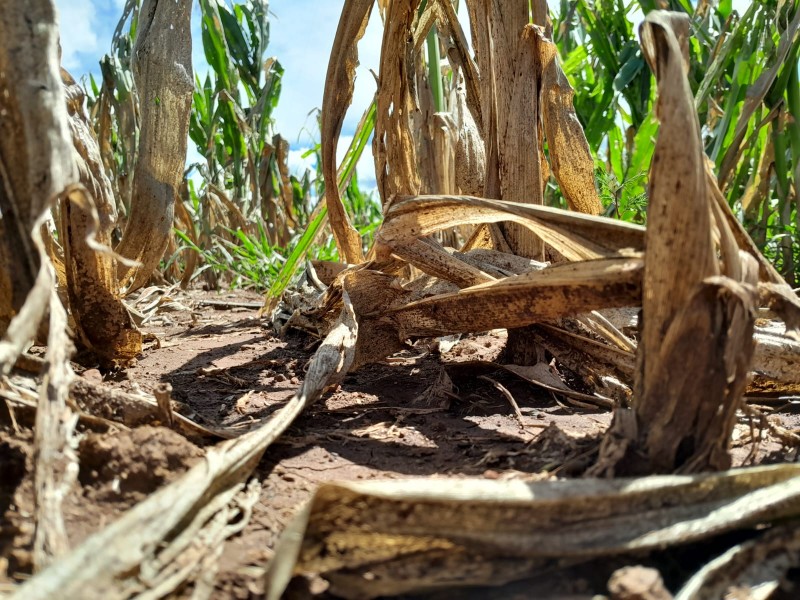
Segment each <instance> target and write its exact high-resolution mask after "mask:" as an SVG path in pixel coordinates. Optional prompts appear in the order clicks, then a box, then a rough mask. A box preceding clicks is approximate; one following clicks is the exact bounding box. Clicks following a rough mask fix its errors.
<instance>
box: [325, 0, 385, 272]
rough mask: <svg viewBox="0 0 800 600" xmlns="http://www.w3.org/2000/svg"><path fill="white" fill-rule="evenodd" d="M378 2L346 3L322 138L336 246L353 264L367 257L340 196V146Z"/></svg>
mask: <svg viewBox="0 0 800 600" xmlns="http://www.w3.org/2000/svg"><path fill="white" fill-rule="evenodd" d="M374 3H375V1H374V0H345V3H344V6H343V7H342V14H341V16H340V17H339V26H338V27H337V29H336V37H335V38H334V41H333V49H332V50H331V57H330V62H329V63H328V73H327V75H326V76H325V93H324V95H323V98H322V122H321V126H320V137H321V140H322V151H321V155H322V171H323V175H324V177H325V188H326V190H327V193H326V194H325V203H326V206H327V207H328V218H329V219H330V224H331V229H332V230H333V235H334V238H335V239H336V246H337V247H338V248H339V252H341V254H342V258H343V259H344V260H345V261H346V262H349V263H360V262H362V261H363V260H364V255H363V252H362V250H361V236H360V235H359V234H358V232H357V231H356V230H355V228H354V227H353V225H352V224H351V223H350V218H349V217H348V216H347V212H346V211H345V209H344V205H343V204H342V199H341V195H340V194H339V185H338V178H337V174H336V147H337V143H338V141H339V134H340V133H341V130H342V123H344V117H345V114H346V113H347V108H348V107H349V106H350V103H351V102H352V100H353V88H354V83H355V73H356V66H358V40H360V39H361V37H362V36H363V35H364V30H365V29H366V28H367V23H368V22H369V16H370V13H371V12H372V6H373V4H374Z"/></svg>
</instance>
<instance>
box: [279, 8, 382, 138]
mask: <svg viewBox="0 0 800 600" xmlns="http://www.w3.org/2000/svg"><path fill="white" fill-rule="evenodd" d="M342 4H343V2H341V1H337V2H320V1H319V0H272V2H270V12H271V13H272V18H271V20H270V45H269V50H268V52H269V53H270V54H271V55H274V56H277V57H278V60H280V62H281V64H282V65H283V67H284V69H285V70H286V72H285V74H284V77H283V87H282V92H281V100H280V102H279V103H278V107H277V108H276V110H275V119H276V121H277V128H278V131H280V133H281V134H282V135H283V136H285V137H286V139H288V140H289V141H290V142H291V143H292V144H296V143H300V144H301V145H306V144H308V143H309V142H311V141H312V140H313V141H319V129H318V127H317V123H316V112H315V109H318V108H321V107H322V92H323V90H324V87H325V74H326V72H327V69H328V57H329V54H330V51H331V47H332V46H333V39H334V37H335V35H336V27H337V25H338V23H339V15H340V13H341V8H342ZM382 31H383V27H382V24H381V22H380V16H379V15H378V11H377V10H374V11H373V15H372V19H371V20H370V24H369V26H368V27H367V30H366V32H365V35H364V38H363V39H362V41H361V43H360V44H359V52H360V56H359V62H360V66H359V68H358V69H357V71H356V86H355V91H354V97H353V104H352V106H351V108H350V110H349V111H348V115H347V119H346V121H345V124H344V127H343V131H344V132H345V133H351V132H352V131H353V130H354V129H355V126H356V125H357V123H358V121H359V119H360V118H361V114H362V113H363V111H364V110H366V108H367V106H369V103H370V101H371V100H372V96H373V95H374V93H375V80H374V79H373V77H372V75H370V73H369V69H373V70H374V71H376V72H377V70H378V58H379V55H380V46H381V35H382ZM303 130H308V131H303Z"/></svg>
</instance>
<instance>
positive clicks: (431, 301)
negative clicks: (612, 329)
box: [374, 257, 643, 339]
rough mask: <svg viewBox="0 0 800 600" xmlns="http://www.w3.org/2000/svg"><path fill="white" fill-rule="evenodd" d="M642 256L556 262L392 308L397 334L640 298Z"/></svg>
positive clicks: (479, 325) (432, 332)
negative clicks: (552, 264) (579, 261)
mask: <svg viewBox="0 0 800 600" xmlns="http://www.w3.org/2000/svg"><path fill="white" fill-rule="evenodd" d="M642 269H643V261H642V259H641V258H633V257H631V258H609V259H602V260H595V261H585V262H581V263H567V264H563V265H557V266H555V267H550V268H548V269H544V270H541V271H537V272H532V273H524V274H522V275H515V276H512V277H507V278H505V279H501V280H498V281H492V282H489V283H485V284H482V285H477V286H473V287H470V288H466V289H463V290H460V291H459V292H457V293H453V294H446V295H443V296H434V297H432V298H426V299H424V300H420V301H417V302H412V303H409V304H407V305H405V306H402V307H400V308H391V309H389V310H384V311H381V312H380V313H377V314H375V315H374V316H375V317H379V316H380V317H381V318H383V319H388V320H391V321H392V322H393V323H395V324H396V326H397V329H398V331H399V333H400V338H401V339H406V338H409V337H431V336H440V335H450V334H453V333H466V332H476V331H488V330H491V329H498V328H512V327H524V326H526V325H532V324H534V323H541V322H544V321H550V320H553V319H557V318H560V317H565V316H569V315H575V314H578V313H582V312H587V311H590V310H595V309H598V308H614V307H621V306H636V305H637V304H638V303H639V302H640V301H641V277H642Z"/></svg>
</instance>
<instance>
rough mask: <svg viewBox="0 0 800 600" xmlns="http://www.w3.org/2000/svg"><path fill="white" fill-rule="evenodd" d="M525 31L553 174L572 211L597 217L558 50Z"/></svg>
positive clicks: (590, 170)
mask: <svg viewBox="0 0 800 600" xmlns="http://www.w3.org/2000/svg"><path fill="white" fill-rule="evenodd" d="M545 6H546V4H545ZM545 14H546V11H545ZM526 31H527V32H528V39H529V40H530V41H531V42H533V46H534V52H536V53H537V54H538V55H539V57H540V58H539V63H540V64H541V66H542V84H541V85H542V89H541V97H542V123H543V125H544V133H545V137H546V138H547V145H548V148H549V149H550V154H549V156H550V165H551V166H552V168H553V175H555V177H556V181H558V185H559V187H560V188H561V192H562V193H563V194H564V198H566V200H567V202H568V203H569V207H570V208H571V209H572V210H576V211H578V212H582V213H587V214H590V215H599V214H600V213H601V212H602V211H603V205H602V204H601V203H600V198H599V197H598V195H597V190H596V189H595V183H594V159H593V158H592V153H591V151H590V150H589V142H587V141H586V135H585V134H584V133H583V127H582V126H581V124H580V122H579V121H578V115H577V114H576V113H575V109H574V107H573V106H572V98H573V96H574V95H575V92H574V90H573V89H572V86H571V85H570V84H569V81H568V80H567V76H566V75H564V71H562V70H561V65H559V63H558V48H557V47H556V45H555V44H554V43H553V42H552V41H551V40H549V39H547V37H546V35H545V33H544V31H543V30H542V29H541V28H539V27H536V26H533V25H531V26H529V28H528V29H527V30H526Z"/></svg>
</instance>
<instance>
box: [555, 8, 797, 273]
mask: <svg viewBox="0 0 800 600" xmlns="http://www.w3.org/2000/svg"><path fill="white" fill-rule="evenodd" d="M664 4H665V3H664V2H654V1H653V0H640V1H637V2H623V1H622V0H597V1H594V2H592V1H588V0H578V1H577V2H567V1H566V0H562V1H561V3H560V5H559V7H558V10H557V11H555V13H557V16H556V17H555V20H554V37H555V40H556V42H557V44H558V46H559V49H560V51H561V55H562V57H563V58H564V71H565V72H566V74H567V76H568V77H569V79H570V82H571V83H572V84H573V86H574V87H575V108H576V111H577V113H578V116H579V118H580V120H581V123H582V124H583V126H584V128H585V130H586V136H587V139H588V140H589V144H590V146H591V148H592V150H593V152H594V154H595V158H596V163H597V165H598V180H599V184H600V191H601V195H602V197H603V198H604V202H605V204H606V207H607V209H606V210H607V214H610V215H614V216H619V217H620V218H623V219H632V220H637V221H643V220H644V219H645V217H646V214H645V211H643V210H642V208H643V206H642V204H643V201H644V200H645V190H646V185H647V171H648V167H649V165H650V162H651V159H652V153H653V140H654V139H655V136H656V134H657V131H658V127H657V124H656V121H655V120H654V119H653V117H652V116H649V115H650V110H651V108H652V105H653V100H654V96H653V86H652V84H651V76H650V74H649V72H648V71H647V69H646V68H645V63H644V60H643V57H642V54H641V50H640V49H639V46H638V44H637V43H636V41H635V32H634V31H633V22H632V19H633V17H634V10H636V11H641V12H642V13H645V14H646V13H648V12H649V11H651V10H653V9H655V8H664ZM666 4H667V5H668V6H667V8H669V9H671V10H676V11H680V12H684V13H686V14H687V15H689V17H690V20H691V21H690V27H691V32H692V35H693V36H694V37H693V39H692V43H691V44H690V46H689V58H690V64H689V83H690V86H691V89H692V92H693V93H694V94H695V98H696V105H697V109H698V116H699V118H700V122H701V124H702V126H703V129H702V131H703V141H704V145H705V150H706V153H707V155H708V156H709V157H710V159H711V160H713V161H714V163H715V165H716V168H717V170H718V173H719V178H720V185H721V187H722V189H723V192H724V193H725V195H726V197H727V199H728V202H729V204H730V205H731V206H732V207H733V208H734V209H735V210H736V211H737V214H738V215H739V216H740V219H742V220H743V221H744V222H745V224H746V226H747V230H748V232H749V233H750V235H751V236H752V237H753V238H754V240H755V241H756V243H757V244H758V246H759V247H760V248H761V249H762V250H764V251H765V253H766V254H767V256H768V257H769V258H770V259H772V260H773V261H774V262H775V263H776V264H777V265H778V266H779V268H780V270H781V272H782V274H783V275H784V276H786V278H787V280H789V281H790V283H792V284H794V285H797V275H796V271H797V265H798V262H797V261H798V256H799V255H800V244H799V243H798V238H797V234H798V216H797V215H798V212H797V202H796V199H795V198H796V195H793V194H792V191H791V190H793V189H796V186H797V177H798V167H797V165H798V157H799V156H800V144H798V142H797V141H796V140H797V139H798V124H797V119H796V118H795V116H794V115H797V114H798V108H800V107H798V105H797V102H798V100H797V96H798V91H797V90H798V81H797V68H798V47H799V46H800V38H798V35H797V31H798V18H799V17H798V12H800V11H798V10H797V6H798V3H797V2H796V1H784V0H775V1H765V2H753V3H751V4H750V6H749V7H748V8H747V9H746V10H745V11H744V13H743V14H738V13H737V12H735V11H733V10H732V9H731V3H730V2H719V3H712V2H708V1H701V2H698V3H692V2H688V1H685V0H671V1H669V2H666ZM551 197H552V198H553V199H552V200H551V202H554V203H557V202H558V198H557V194H556V195H552V196H551Z"/></svg>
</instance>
